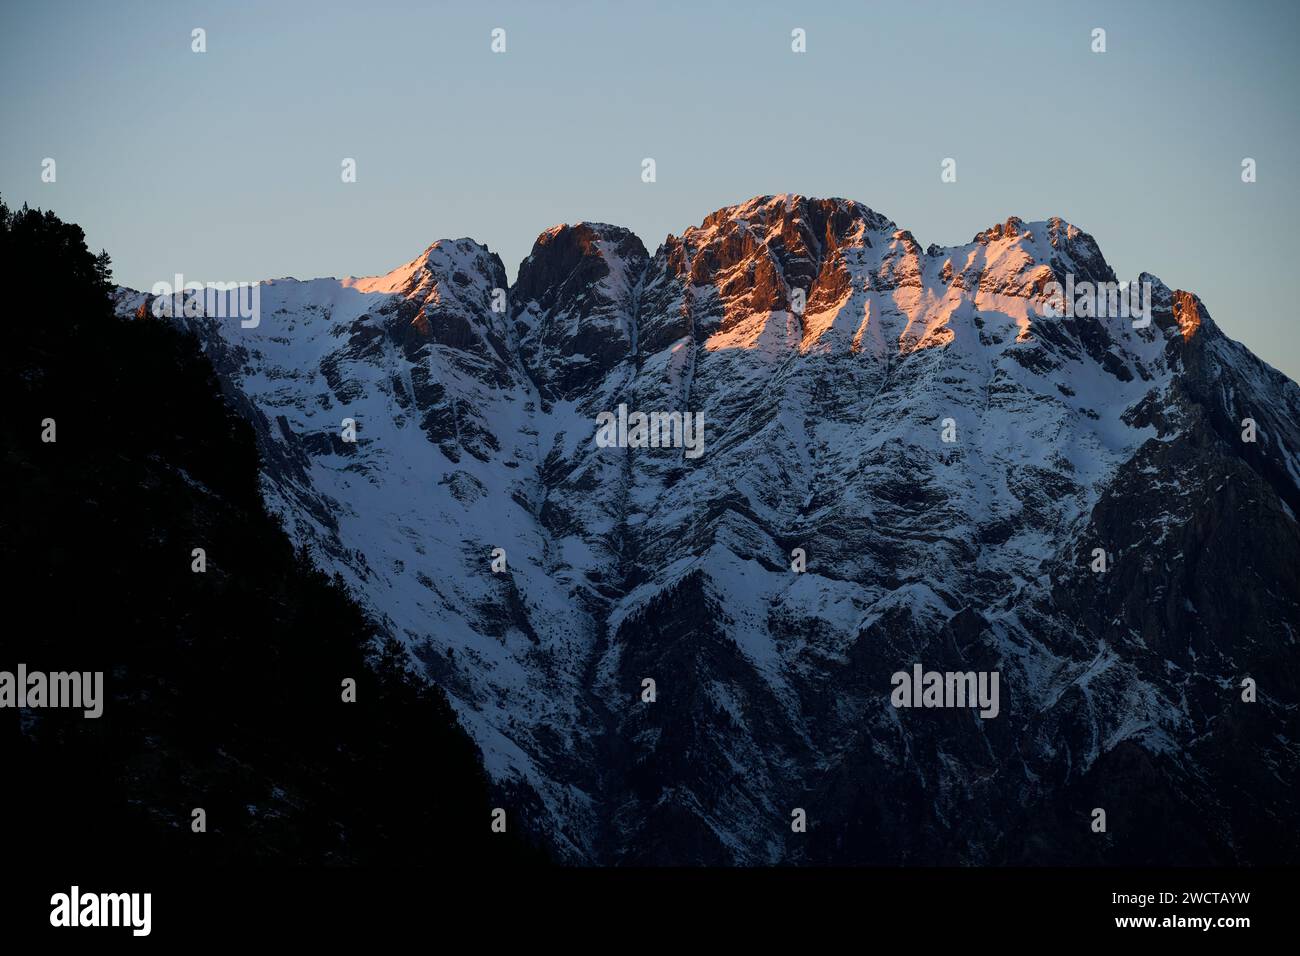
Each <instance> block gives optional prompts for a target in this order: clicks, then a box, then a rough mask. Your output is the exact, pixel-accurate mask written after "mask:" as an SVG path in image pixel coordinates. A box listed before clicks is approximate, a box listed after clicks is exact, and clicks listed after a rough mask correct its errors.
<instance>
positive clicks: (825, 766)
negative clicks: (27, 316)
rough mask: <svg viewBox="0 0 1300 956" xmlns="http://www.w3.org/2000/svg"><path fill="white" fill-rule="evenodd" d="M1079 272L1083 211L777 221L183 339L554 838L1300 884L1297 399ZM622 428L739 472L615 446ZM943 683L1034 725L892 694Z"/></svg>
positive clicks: (348, 298)
mask: <svg viewBox="0 0 1300 956" xmlns="http://www.w3.org/2000/svg"><path fill="white" fill-rule="evenodd" d="M1067 277H1070V278H1071V280H1072V281H1073V282H1075V283H1083V282H1103V281H1105V282H1112V281H1114V280H1115V279H1116V277H1115V275H1114V274H1113V272H1112V270H1111V268H1110V267H1109V266H1108V265H1107V263H1106V261H1105V259H1104V258H1103V257H1102V254H1101V252H1100V250H1099V249H1098V247H1097V245H1096V243H1095V242H1094V241H1093V239H1092V238H1091V237H1090V236H1089V235H1087V234H1086V233H1084V232H1082V231H1080V230H1079V229H1077V228H1076V227H1074V226H1072V225H1070V224H1068V223H1065V222H1063V221H1061V220H1060V219H1051V220H1048V221H1045V222H1031V223H1025V222H1022V221H1020V220H1019V219H1015V218H1012V219H1009V220H1007V221H1006V222H1005V223H1002V224H998V225H995V226H993V227H992V228H989V229H987V230H985V231H983V232H981V233H979V234H978V235H977V236H975V238H974V239H973V240H972V241H971V242H969V243H967V244H965V245H960V246H952V247H939V246H930V247H929V248H922V247H921V246H920V245H919V244H918V243H917V242H916V240H915V239H914V238H913V237H912V235H911V234H910V233H909V232H907V231H906V230H901V229H899V228H897V227H896V226H895V225H894V223H892V222H891V221H889V220H888V219H886V218H885V217H883V216H881V215H880V214H878V213H876V212H873V211H872V210H870V209H868V208H867V207H865V206H862V205H860V204H858V203H855V202H851V201H847V200H841V199H828V200H820V199H808V198H804V197H799V196H776V197H771V196H768V197H760V198H755V199H752V200H750V201H749V202H746V203H744V204H742V205H739V206H734V207H730V208H726V209H721V210H719V211H717V212H715V213H713V214H712V215H710V216H708V217H707V218H706V219H705V221H704V222H703V224H702V225H701V226H699V227H697V228H691V229H688V230H686V232H685V233H683V234H682V235H681V236H669V237H668V239H667V240H666V241H665V242H664V243H663V245H662V246H660V248H659V249H658V250H657V251H656V252H655V253H654V255H650V254H648V253H647V251H646V249H645V248H644V246H643V245H642V243H641V241H640V240H639V239H637V237H636V236H635V235H633V234H632V233H631V232H629V231H628V230H626V229H623V228H619V227H616V226H610V225H604V224H599V223H579V224H577V225H565V226H557V227H555V228H552V229H549V230H547V231H546V232H544V233H542V234H541V236H539V237H538V239H537V242H536V244H535V245H534V247H533V251H532V254H531V255H530V256H529V257H528V258H527V259H526V260H525V261H524V262H523V263H522V265H521V266H520V270H519V274H518V279H517V281H516V282H515V283H514V284H513V286H509V287H508V288H507V285H508V284H507V280H506V275H505V270H504V268H503V266H502V264H501V261H500V260H499V259H498V258H497V256H496V255H494V254H493V253H491V252H489V251H488V249H487V248H485V247H484V246H482V245H479V244H478V243H475V242H473V241H471V240H468V239H459V240H455V241H441V242H436V243H434V244H433V245H432V246H430V247H429V248H428V249H426V250H425V251H424V252H423V253H422V254H421V255H420V256H418V257H417V258H416V259H414V260H412V261H411V262H409V263H407V264H405V265H403V266H401V267H399V268H397V269H395V270H394V271H392V272H390V273H389V274H388V275H385V276H380V277H374V278H365V279H343V280H336V279H315V280H311V281H306V282H300V281H297V280H293V279H277V280H273V281H269V282H266V283H263V284H262V285H261V288H260V296H261V317H260V322H259V324H258V325H257V326H256V327H255V328H244V327H241V324H240V323H239V322H238V321H237V320H230V319H207V318H204V319H179V320H177V321H182V322H185V323H186V324H188V325H190V326H192V327H193V328H194V330H195V331H196V332H197V333H198V334H199V336H200V337H201V340H202V342H203V345H204V348H205V350H206V351H207V353H208V355H209V356H210V357H211V358H212V360H213V361H214V364H215V365H216V367H217V369H218V372H219V374H220V376H221V378H222V380H223V385H224V387H225V389H226V391H227V393H228V395H229V397H230V398H231V400H232V401H234V402H235V403H236V404H237V405H238V406H239V407H240V408H241V409H242V410H243V411H244V413H245V414H246V415H247V416H248V417H249V418H250V420H252V421H253V423H254V425H255V427H256V428H257V430H258V433H259V436H260V441H261V445H262V449H263V454H264V459H265V462H264V493H265V495H266V498H267V500H268V502H269V503H270V504H271V506H272V508H273V509H274V510H275V511H276V512H278V513H279V514H280V515H282V516H283V518H284V520H285V523H286V527H287V528H288V530H289V532H290V533H291V535H292V536H294V537H295V538H296V539H298V540H300V541H302V542H304V543H306V544H308V545H310V546H311V547H312V548H313V550H314V552H315V554H316V556H317V559H318V561H319V562H320V564H321V565H322V566H323V567H325V568H326V569H328V570H330V571H337V572H338V573H339V574H340V575H341V576H342V577H343V578H344V580H345V581H346V582H347V583H348V585H349V586H350V587H351V589H352V590H353V591H354V593H355V594H356V596H357V597H358V598H359V599H360V601H361V602H362V603H363V604H364V605H365V606H366V607H367V608H368V609H369V610H370V611H371V612H372V613H373V615H374V617H375V619H376V620H377V621H379V622H380V623H381V624H382V626H384V627H385V628H387V629H388V630H390V631H391V632H392V633H393V634H395V635H396V636H398V637H399V638H401V639H402V640H403V641H405V642H406V643H407V644H408V646H409V647H410V649H411V653H412V656H413V661H416V662H418V664H419V666H421V667H422V668H423V669H424V670H425V671H426V672H427V674H428V675H429V676H430V677H431V678H432V679H434V680H436V681H437V682H438V683H440V684H441V685H442V686H443V687H444V688H445V689H446V690H447V692H448V694H449V696H450V697H451V699H452V700H453V702H454V704H455V705H456V707H457V709H458V712H459V715H460V718H461V720H462V722H463V723H464V725H465V727H466V728H467V729H468V730H469V731H470V733H471V734H472V735H473V736H474V738H475V739H476V740H477V741H478V743H479V745H480V747H481V748H482V750H483V754H484V759H485V762H486V765H487V768H488V770H489V771H490V773H491V775H492V776H493V778H494V779H495V781H496V782H497V786H498V788H499V790H500V792H501V794H502V799H503V801H505V802H504V804H503V805H505V806H508V807H509V808H510V810H509V812H510V813H511V814H513V819H515V820H516V821H518V822H519V824H520V825H523V826H526V827H528V828H529V829H531V830H532V831H533V832H535V833H537V834H539V835H541V836H542V837H544V838H545V839H547V840H548V841H549V842H550V843H551V844H552V846H553V847H554V848H555V850H556V851H557V852H558V853H559V855H560V856H561V857H562V858H565V859H569V860H572V861H581V862H601V863H604V862H618V863H785V862H793V863H801V862H822V863H824V862H832V863H859V862H862V863H884V864H889V863H894V862H899V863H936V862H960V863H967V862H969V863H1003V862H1060V863H1076V862H1077V863H1109V862H1165V863H1178V862H1222V861H1229V860H1232V861H1250V862H1255V861H1265V860H1286V861H1290V862H1296V861H1297V860H1300V835H1298V834H1297V832H1296V831H1295V828H1294V820H1295V819H1296V816H1297V811H1298V810H1300V801H1298V799H1297V796H1296V783H1297V782H1298V781H1300V772H1298V771H1300V726H1298V723H1300V721H1298V719H1297V714H1300V709H1298V708H1300V654H1298V649H1297V644H1296V637H1297V630H1298V629H1300V527H1298V526H1297V518H1296V515H1297V511H1300V426H1298V425H1297V422H1298V421H1300V388H1297V386H1296V384H1295V383H1293V382H1291V381H1290V380H1289V379H1287V378H1286V377H1285V376H1284V375H1282V374H1281V373H1279V372H1277V371H1275V370H1274V369H1272V368H1271V367H1269V366H1268V365H1266V364H1264V363H1263V362H1261V361H1260V360H1259V359H1257V358H1256V357H1255V356H1253V355H1252V354H1251V353H1250V352H1249V351H1248V350H1247V349H1245V348H1244V347H1243V346H1241V345H1239V344H1237V343H1235V342H1233V341H1231V340H1229V339H1228V338H1226V337H1225V336H1224V335H1223V334H1222V332H1221V331H1220V330H1219V329H1218V327H1217V326H1216V325H1215V323H1214V322H1213V321H1212V319H1211V318H1210V316H1209V315H1208V313H1207V312H1206V309H1205V307H1204V306H1203V305H1202V304H1201V302H1200V301H1199V300H1198V299H1197V298H1196V297H1195V295H1193V294H1191V293H1189V292H1183V291H1173V290H1170V289H1169V288H1167V287H1166V286H1165V285H1164V284H1163V283H1161V282H1160V281H1159V280H1158V279H1155V278H1154V277H1152V276H1149V275H1143V276H1142V277H1141V279H1142V280H1144V281H1148V282H1150V283H1151V287H1152V300H1151V301H1152V313H1153V314H1152V321H1151V322H1150V323H1149V325H1147V326H1146V327H1136V328H1135V327H1134V323H1133V322H1131V321H1130V320H1128V319H1097V318H1046V317H1044V316H1043V307H1044V305H1045V303H1047V302H1048V301H1049V299H1050V298H1051V295H1052V291H1051V289H1052V287H1051V285H1050V284H1051V283H1053V282H1059V283H1062V284H1064V283H1065V282H1066V279H1067ZM503 291H504V296H503ZM801 299H806V305H804V306H803V307H802V308H800V305H801V302H800V300H801ZM494 305H495V306H496V307H497V308H496V309H494ZM119 308H120V309H121V310H122V311H123V312H138V313H139V314H140V315H142V316H145V315H148V314H149V313H150V301H149V297H148V296H146V295H143V294H141V293H133V292H131V291H130V290H120V292H119ZM498 309H500V311H498ZM1138 325H1141V323H1138ZM620 404H624V405H626V406H627V408H628V409H632V410H642V411H645V412H651V411H669V412H671V411H680V412H691V413H701V414H702V415H703V421H704V423H705V444H704V453H703V454H702V455H700V456H699V457H690V456H688V455H687V454H686V453H685V450H684V449H682V448H680V447H676V448H653V447H641V448H627V447H601V446H600V444H598V443H597V441H596V433H597V416H598V415H600V414H601V413H602V412H607V411H614V410H616V409H617V407H618V406H619V405H620ZM344 419H352V420H354V421H355V423H356V433H357V434H356V441H355V442H348V441H345V440H343V438H342V437H341V435H342V432H343V425H342V423H343V420H344ZM1244 419H1251V420H1253V422H1254V430H1255V437H1256V440H1255V441H1253V442H1250V441H1243V437H1242V436H1243V431H1244V430H1245V429H1246V427H1247V426H1246V425H1244V424H1243V420H1244ZM945 438H948V439H952V440H948V441H945V440H944V439H945ZM498 548H500V549H504V552H505V555H504V557H505V561H506V570H504V571H494V570H493V555H494V549H498ZM795 549H802V551H803V553H804V555H805V556H806V570H805V571H803V572H802V573H800V572H797V571H795V570H792V562H793V560H794V559H793V558H792V552H794V551H795ZM1095 549H1102V550H1103V551H1104V552H1105V553H1106V560H1107V569H1106V570H1105V571H1104V572H1101V573H1098V572H1096V571H1094V570H1093V566H1094V562H1095V557H1094V554H1095ZM499 566H500V565H499V563H498V567H499ZM250 626H255V622H250ZM267 639H268V640H274V639H275V636H274V635H273V634H268V635H267ZM915 663H920V664H922V665H924V667H925V668H926V669H935V670H940V671H958V670H959V671H967V670H985V671H997V672H999V674H1000V687H1001V707H1000V713H999V714H998V716H997V717H995V718H992V719H981V718H980V717H979V716H977V715H976V714H975V713H974V712H973V711H971V710H968V709H938V710H919V709H913V710H906V709H896V708H895V707H894V706H893V705H892V704H891V701H890V691H891V683H890V678H891V675H892V674H893V673H894V672H896V671H910V670H911V668H912V666H913V664H915ZM647 678H649V679H652V680H653V681H654V682H655V694H656V699H655V700H654V701H653V702H646V701H644V700H643V681H644V680H645V679H647ZM1246 678H1251V679H1253V680H1254V681H1255V682H1256V684H1257V695H1258V696H1257V699H1256V700H1255V701H1254V702H1247V701H1245V700H1243V689H1242V681H1243V680H1244V679H1246ZM795 808H802V809H804V810H805V811H806V814H807V819H808V829H807V832H806V833H801V832H794V831H793V830H792V827H791V820H792V811H793V810H794V809H795ZM1094 808H1102V809H1105V810H1106V813H1107V830H1106V832H1105V833H1096V832H1093V829H1092V826H1091V824H1092V822H1093V816H1092V811H1093V810H1094Z"/></svg>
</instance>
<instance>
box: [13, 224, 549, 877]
mask: <svg viewBox="0 0 1300 956" xmlns="http://www.w3.org/2000/svg"><path fill="white" fill-rule="evenodd" d="M0 273H2V274H3V279H4V282H5V283H6V284H7V286H8V287H9V288H11V289H19V288H21V289H26V290H28V291H29V293H30V295H29V296H27V297H26V298H25V300H24V302H23V303H22V304H21V305H19V304H14V305H13V306H12V307H11V308H8V309H7V310H6V315H5V320H4V325H5V346H4V348H3V349H2V350H0V407H2V408H3V409H4V413H3V415H0V431H2V433H3V464H2V465H0V486H3V488H4V489H5V506H4V509H3V512H2V513H0V580H3V582H4V593H5V610H6V621H5V624H4V626H3V627H2V628H0V671H3V672H9V673H14V672H15V670H16V668H17V667H19V666H20V665H22V666H25V668H26V669H27V670H28V671H29V672H38V671H39V672H45V673H52V672H74V671H75V672H103V675H104V685H103V700H102V715H101V716H99V717H98V718H93V719H91V718H87V717H85V716H84V715H83V711H82V710H81V709H72V708H52V707H48V706H36V707H28V708H25V709H19V708H18V707H15V706H7V707H5V708H3V709H0V765H3V768H4V786H3V787H0V794H2V795H0V814H2V818H3V819H4V820H5V821H6V835H5V842H6V856H9V857H10V858H11V859H14V860H29V861H31V860H42V859H55V858H58V859H64V860H81V861H85V862H87V863H94V862H101V863H139V862H142V861H143V862H149V861H192V862H204V863H206V862H218V863H220V862H239V861H254V860H256V861H268V862H276V861H283V862H286V863H299V862H306V863H410V864H427V865H431V866H440V865H444V864H455V865H457V866H463V865H466V864H470V863H485V864H500V863H503V862H536V861H537V860H538V855H537V854H536V852H535V851H533V850H532V849H530V848H528V847H527V846H526V845H525V844H524V843H522V842H521V841H519V840H518V839H517V837H516V836H515V834H514V833H513V832H512V831H511V829H510V828H509V827H508V828H507V832H506V833H504V834H501V833H493V832H492V831H491V828H490V823H491V811H492V805H493V804H492V802H491V801H490V800H489V794H488V786H487V778H486V776H485V774H484V772H483V770H482V767H481V763H480V757H479V754H478V751H477V749H476V747H475V745H474V744H473V743H472V742H471V741H470V739H469V738H468V737H467V736H466V735H465V733H464V732H463V731H462V730H461V729H460V727H459V726H458V725H457V722H456V719H455V716H454V714H453V713H452V711H451V709H450V707H449V706H448V703H447V700H446V698H445V696H444V695H443V694H442V692H441V691H440V690H438V689H437V688H435V687H432V686H430V685H428V684H427V683H425V682H424V681H422V680H416V679H413V678H412V677H411V676H410V675H409V674H408V672H407V662H408V660H409V658H408V657H407V655H406V653H405V651H403V650H401V649H400V648H398V647H397V646H396V645H395V643H394V642H392V640H391V639H386V640H382V641H376V640H375V639H374V634H375V631H374V629H373V628H372V626H371V625H370V624H369V622H368V621H367V619H366V617H365V616H364V615H363V613H362V612H361V611H360V610H359V609H358V607H357V606H356V604H355V603H353V601H352V600H351V599H350V598H349V597H348V596H347V595H346V593H345V592H344V591H343V590H342V589H341V588H340V587H339V586H338V584H337V582H335V581H332V580H330V579H329V578H328V577H327V576H326V575H324V574H323V573H321V572H320V571H318V570H316V569H315V567H314V566H313V563H312V561H311V560H310V559H309V557H308V556H307V555H306V554H305V553H301V552H295V550H294V547H293V545H291V544H290V542H289V540H288V539H287V538H286V536H285V534H284V533H283V531H282V529H281V527H280V525H279V523H278V521H277V520H276V519H274V518H272V517H271V516H270V515H268V513H267V511H266V510H265V508H264V506H263V503H262V499H261V495H260V494H259V490H258V483H259V478H258V468H259V461H258V452H257V448H256V444H255V441H254V436H253V430H252V428H250V426H249V425H248V424H247V422H246V421H245V420H244V419H243V418H241V417H239V416H237V415H236V414H234V413H232V411H231V410H230V409H229V408H228V407H227V406H226V404H225V402H224V401H223V399H222V397H221V393H220V390H219V387H218V383H217V379H216V378H215V377H214V375H213V371H212V368H211V366H210V364H209V362H208V360H207V359H206V358H205V357H203V356H202V354H201V353H200V351H199V349H198V347H197V344H196V342H195V341H194V340H193V339H192V338H191V337H190V336H188V335H186V334H185V333H183V332H181V331H180V330H178V329H177V328H176V327H175V326H173V325H172V324H170V323H167V322H153V321H149V322H136V321H130V320H123V319H119V318H117V317H115V316H114V314H113V308H112V305H111V303H110V300H109V294H110V290H111V285H110V283H109V260H108V256H107V255H106V254H101V255H100V256H98V257H96V256H94V255H92V254H91V253H90V252H89V251H88V250H87V249H86V246H85V242H84V235H83V233H82V230H81V229H79V228H78V227H76V226H75V225H71V224H67V223H64V222H61V221H60V220H59V219H58V218H57V217H56V216H55V215H54V214H53V213H50V212H44V213H42V212H40V211H35V210H29V209H27V208H24V209H22V210H21V211H11V210H9V209H8V208H7V207H4V206H2V205H0ZM47 420H48V423H47ZM49 438H53V439H54V440H53V441H49V440H47V439H49ZM196 548H201V549H203V553H204V561H205V570H204V571H202V572H196V571H195V570H194V567H195V560H196V558H195V556H194V549H196ZM349 678H350V679H352V680H355V682H356V693H355V696H356V702H355V703H345V702H344V701H343V690H342V688H343V681H344V680H345V679H349ZM200 808H201V809H202V810H203V811H204V814H203V819H204V822H205V824H206V832H201V833H197V832H195V829H194V821H195V820H196V819H197V818H196V816H195V814H194V811H195V810H196V809H200Z"/></svg>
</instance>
